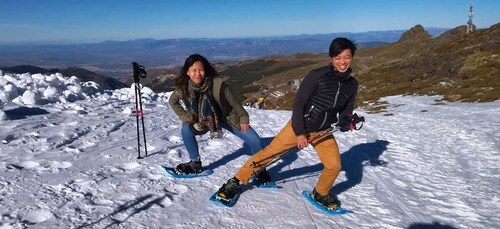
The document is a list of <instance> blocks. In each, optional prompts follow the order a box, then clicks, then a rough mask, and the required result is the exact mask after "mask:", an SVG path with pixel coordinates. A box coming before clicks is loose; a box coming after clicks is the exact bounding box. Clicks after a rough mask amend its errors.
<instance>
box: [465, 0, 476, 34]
mask: <svg viewBox="0 0 500 229" xmlns="http://www.w3.org/2000/svg"><path fill="white" fill-rule="evenodd" d="M468 9H469V21H467V33H472V32H474V31H476V26H475V25H474V23H473V22H472V17H473V16H474V7H473V6H472V3H470V4H469V7H468Z"/></svg>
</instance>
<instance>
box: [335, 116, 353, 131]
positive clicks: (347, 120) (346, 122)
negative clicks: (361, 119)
mask: <svg viewBox="0 0 500 229" xmlns="http://www.w3.org/2000/svg"><path fill="white" fill-rule="evenodd" d="M337 126H338V127H339V130H340V132H347V131H349V130H354V129H355V127H356V125H354V123H353V122H352V115H348V116H344V117H341V118H340V121H339V123H338V124H337Z"/></svg>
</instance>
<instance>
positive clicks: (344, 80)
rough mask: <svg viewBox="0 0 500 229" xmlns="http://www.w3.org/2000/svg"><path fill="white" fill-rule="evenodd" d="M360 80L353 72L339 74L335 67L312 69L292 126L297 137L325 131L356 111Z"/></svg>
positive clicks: (298, 97) (296, 103) (301, 90)
mask: <svg viewBox="0 0 500 229" xmlns="http://www.w3.org/2000/svg"><path fill="white" fill-rule="evenodd" d="M357 92H358V81H357V80H356V79H355V78H353V77H352V76H351V69H349V70H348V71H347V72H345V73H339V72H337V71H335V70H334V68H333V66H332V65H331V64H330V65H329V66H325V67H321V68H318V69H314V70H311V71H310V72H309V73H308V74H307V75H306V76H305V77H304V79H303V81H302V83H301V85H300V88H299V90H298V92H297V95H296V96H295V100H294V103H293V113H292V127H293V131H294V132H295V135H296V136H299V135H304V134H307V133H310V132H316V131H321V130H324V129H326V128H328V127H330V126H331V125H332V124H334V123H336V122H338V118H337V115H339V117H346V116H348V115H351V114H352V112H353V110H354V103H355V98H356V94H357Z"/></svg>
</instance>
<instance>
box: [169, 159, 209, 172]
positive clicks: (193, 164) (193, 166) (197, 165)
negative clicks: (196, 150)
mask: <svg viewBox="0 0 500 229" xmlns="http://www.w3.org/2000/svg"><path fill="white" fill-rule="evenodd" d="M175 171H176V172H177V173H179V174H189V173H201V172H202V171H203V170H202V169H201V161H189V162H187V163H182V164H179V165H178V166H177V167H175Z"/></svg>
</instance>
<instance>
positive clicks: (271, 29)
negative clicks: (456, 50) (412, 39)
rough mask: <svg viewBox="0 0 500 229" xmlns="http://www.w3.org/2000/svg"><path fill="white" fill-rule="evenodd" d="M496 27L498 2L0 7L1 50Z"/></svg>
mask: <svg viewBox="0 0 500 229" xmlns="http://www.w3.org/2000/svg"><path fill="white" fill-rule="evenodd" d="M470 2H472V3H473V5H474V7H475V15H474V18H473V20H474V22H475V24H476V25H477V26H478V27H479V28H487V27H489V26H491V25H493V24H496V23H499V22H500V10H499V9H500V0H475V1H470V0H413V1H412V0H352V1H349V0H344V1H339V0H329V1H326V0H252V1H243V0H241V1H240V0H190V1H185V0H178V1H168V0H163V1H160V0H155V1H153V0H143V1H139V0H136V1H133V0H113V1H112V0H0V44H13V43H80V42H99V41H103V40H129V39H139V38H155V39H166V38H198V37H206V38H227V37H254V36H280V35H298V34H303V33H306V34H324V33H334V32H365V31H381V30H401V29H402V30H407V29H410V28H411V27H413V26H415V25H416V24H421V25H423V26H424V27H441V28H454V27H457V26H460V25H463V24H465V23H466V22H467V20H468V18H467V6H468V4H469V3H470Z"/></svg>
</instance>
